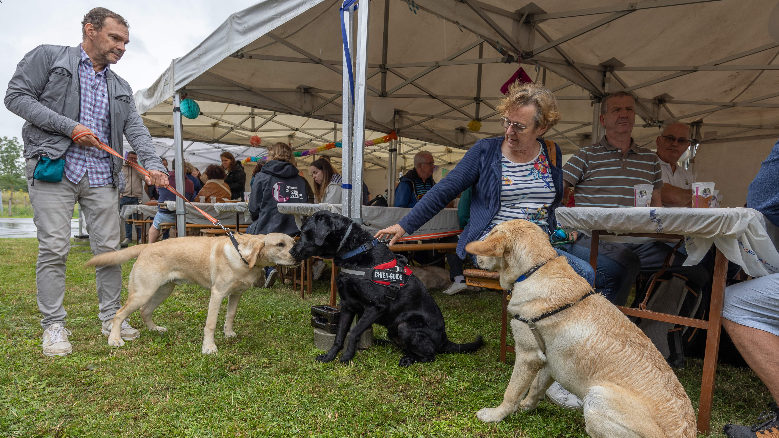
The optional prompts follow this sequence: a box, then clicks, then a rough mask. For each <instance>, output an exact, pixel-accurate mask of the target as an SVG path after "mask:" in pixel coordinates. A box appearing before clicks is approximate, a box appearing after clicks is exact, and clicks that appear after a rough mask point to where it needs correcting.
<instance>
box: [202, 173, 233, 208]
mask: <svg viewBox="0 0 779 438" xmlns="http://www.w3.org/2000/svg"><path fill="white" fill-rule="evenodd" d="M205 173H206V176H207V177H208V181H206V183H205V185H203V188H202V189H200V194H199V195H198V197H205V199H204V202H208V203H213V201H211V198H212V197H213V198H216V202H224V201H223V200H224V199H230V187H229V186H228V185H227V184H225V182H224V179H225V171H224V169H223V168H222V167H221V166H217V165H216V164H212V165H210V166H208V167H206V172H205Z"/></svg>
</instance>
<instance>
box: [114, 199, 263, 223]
mask: <svg viewBox="0 0 779 438" xmlns="http://www.w3.org/2000/svg"><path fill="white" fill-rule="evenodd" d="M194 204H195V205H196V206H197V207H198V208H200V209H201V210H203V211H205V212H206V213H208V214H210V215H211V216H213V217H215V218H216V219H218V220H219V222H221V223H222V224H223V225H224V224H234V223H235V214H236V213H243V214H242V215H239V219H240V223H242V224H250V223H252V218H251V216H250V214H249V204H248V203H246V202H230V203H218V204H207V203H200V202H195V203H194ZM184 206H185V207H186V211H187V223H190V224H210V223H211V222H210V221H209V220H208V219H206V218H205V217H204V216H203V215H202V214H200V213H199V212H198V211H197V210H195V209H194V208H192V206H191V205H189V204H184ZM165 207H166V208H167V209H168V210H170V211H173V212H175V211H176V201H167V202H166V203H165ZM157 210H158V208H157V206H156V205H125V206H124V207H122V211H121V213H120V214H121V216H122V217H123V218H125V219H129V218H130V217H131V216H132V215H133V214H134V213H141V214H144V215H146V216H148V217H154V215H155V214H157Z"/></svg>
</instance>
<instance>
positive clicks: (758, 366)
mask: <svg viewBox="0 0 779 438" xmlns="http://www.w3.org/2000/svg"><path fill="white" fill-rule="evenodd" d="M774 193H775V191H774ZM722 327H723V328H725V330H726V331H727V332H728V334H729V335H730V339H732V340H733V344H734V345H735V346H736V348H738V351H739V352H740V353H741V356H743V357H744V360H745V361H746V363H747V364H748V365H749V367H750V368H752V371H754V372H755V374H757V377H759V378H760V380H762V381H763V383H764V384H765V385H766V386H767V387H768V391H769V392H770V393H771V396H772V397H773V399H774V401H773V403H771V404H769V406H768V412H765V413H763V414H761V415H760V417H759V418H760V419H759V420H758V423H757V424H755V425H754V426H752V427H748V426H740V425H735V424H726V425H725V428H724V432H725V435H727V436H728V437H730V438H751V437H754V438H757V437H777V436H779V408H777V402H779V366H777V364H779V274H771V275H766V276H765V277H760V278H756V279H754V280H750V281H745V282H743V283H738V284H735V285H733V286H729V287H728V288H727V289H725V298H724V307H723V309H722Z"/></svg>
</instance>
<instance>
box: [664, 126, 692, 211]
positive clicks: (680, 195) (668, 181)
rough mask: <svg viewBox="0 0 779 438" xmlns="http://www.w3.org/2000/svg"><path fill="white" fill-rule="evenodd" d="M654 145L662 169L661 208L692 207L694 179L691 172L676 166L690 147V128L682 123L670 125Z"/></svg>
mask: <svg viewBox="0 0 779 438" xmlns="http://www.w3.org/2000/svg"><path fill="white" fill-rule="evenodd" d="M655 144H657V158H659V159H660V167H661V168H662V169H663V188H662V189H661V190H660V199H661V201H662V203H663V207H692V183H694V182H695V177H694V176H693V174H692V172H690V171H689V170H687V169H685V168H683V167H680V166H678V165H677V163H678V162H679V158H681V156H682V155H684V153H685V152H687V149H689V147H690V127H689V126H687V125H685V124H684V123H672V124H670V125H668V126H666V127H665V129H663V133H662V134H660V136H658V137H657V139H655Z"/></svg>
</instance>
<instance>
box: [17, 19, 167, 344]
mask: <svg viewBox="0 0 779 438" xmlns="http://www.w3.org/2000/svg"><path fill="white" fill-rule="evenodd" d="M81 25H82V36H83V40H82V43H81V44H80V45H79V46H77V47H64V46H52V45H44V46H39V47H37V48H35V49H33V50H32V51H31V52H30V53H28V54H26V55H25V57H24V59H22V61H21V62H19V64H18V65H17V68H16V72H15V73H14V76H13V77H12V78H11V81H10V82H9V84H8V91H7V92H6V95H5V105H6V107H7V108H8V109H9V110H10V111H11V112H13V113H15V114H17V115H18V116H20V117H22V118H23V119H25V120H26V123H25V124H24V128H23V130H22V138H23V140H24V157H25V158H26V168H25V171H26V175H27V186H28V189H29V192H30V201H31V202H32V206H33V209H34V212H35V213H34V221H35V226H36V227H37V229H38V241H39V246H38V263H37V267H36V284H37V299H38V308H39V309H40V311H41V313H42V314H43V319H42V320H41V326H42V327H43V329H44V333H43V354H45V355H47V356H65V355H67V354H69V353H70V352H71V351H72V347H71V344H70V342H69V341H68V335H69V334H71V333H70V331H68V330H67V329H66V328H65V316H66V312H65V309H64V307H63V305H62V302H63V299H64V296H65V262H66V260H67V256H68V252H69V248H70V220H71V218H72V216H73V208H74V205H75V203H76V202H78V203H79V205H80V207H81V209H82V210H83V212H84V214H85V216H86V220H87V225H88V229H89V235H90V245H91V247H92V252H93V253H94V254H100V253H103V252H107V251H114V250H116V249H117V247H118V246H119V234H120V233H119V226H120V224H119V216H118V215H117V214H116V212H117V209H118V202H119V201H118V190H121V189H122V188H123V187H124V178H123V175H122V172H121V166H122V163H121V161H120V160H119V159H118V158H114V157H112V156H111V155H110V154H109V153H108V152H105V151H103V150H101V149H99V148H98V146H99V143H98V142H102V143H105V144H107V145H109V146H110V147H111V148H112V149H114V150H115V151H117V152H119V153H120V154H121V153H122V149H123V147H122V146H123V145H122V141H123V140H122V135H124V136H125V137H127V139H128V141H129V142H130V144H131V145H132V147H133V149H134V150H135V152H136V153H137V154H138V158H139V161H140V162H141V163H142V165H144V166H145V167H146V169H148V170H149V174H150V176H151V178H150V179H149V180H148V181H147V183H149V184H152V183H153V184H156V185H165V184H167V182H168V179H167V174H166V171H165V168H164V167H163V166H162V162H161V161H160V159H159V157H158V156H157V155H156V153H155V149H154V145H153V143H152V139H151V136H150V135H149V131H148V130H147V129H146V127H145V126H143V122H142V121H141V118H140V116H139V115H138V113H137V111H136V110H135V104H134V102H133V98H132V89H131V88H130V85H129V84H128V83H127V82H126V81H124V80H123V79H122V78H120V77H119V76H118V75H116V73H114V72H113V71H112V70H111V68H110V64H115V63H116V62H117V61H119V59H121V57H122V55H123V54H124V51H125V45H126V44H127V43H129V30H128V25H127V22H126V21H125V20H124V18H122V17H121V16H120V15H118V14H115V13H113V12H111V11H109V10H108V9H105V8H94V9H92V10H91V11H89V13H87V14H86V15H85V16H84V20H83V22H82V23H81ZM84 132H91V135H84V136H81V137H80V138H78V139H77V140H76V141H75V142H74V141H72V140H71V138H74V137H75V136H76V135H78V134H80V133H84ZM62 160H64V166H63V162H62ZM36 169H37V170H38V171H37V172H36ZM96 279H97V297H98V301H99V313H98V317H99V319H100V320H101V321H102V326H101V331H102V333H103V334H104V335H108V333H109V332H110V330H111V325H112V320H113V317H114V314H115V313H116V311H117V310H119V308H120V303H119V297H120V292H121V288H122V271H121V267H120V266H107V267H101V268H98V269H97V274H96ZM121 334H122V338H124V339H128V340H129V339H135V338H137V337H138V336H139V333H138V330H135V329H134V328H132V327H131V326H130V325H129V324H123V325H122V330H121Z"/></svg>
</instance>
